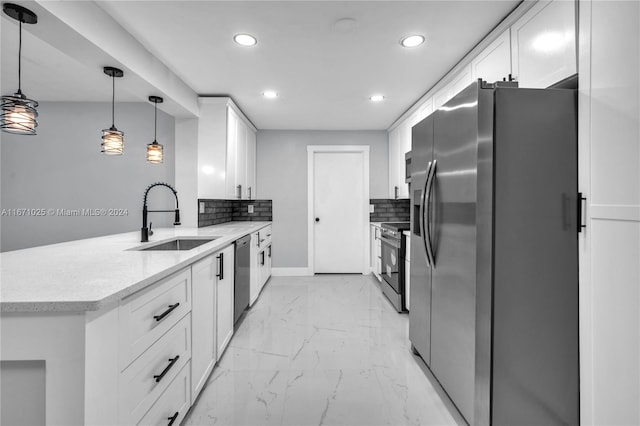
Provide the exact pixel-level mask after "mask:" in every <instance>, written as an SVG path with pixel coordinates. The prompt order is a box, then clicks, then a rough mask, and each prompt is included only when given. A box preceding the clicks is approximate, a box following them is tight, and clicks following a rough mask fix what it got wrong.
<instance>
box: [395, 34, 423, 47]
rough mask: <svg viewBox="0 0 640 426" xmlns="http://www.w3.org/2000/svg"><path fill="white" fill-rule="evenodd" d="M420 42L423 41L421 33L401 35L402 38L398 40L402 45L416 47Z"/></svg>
mask: <svg viewBox="0 0 640 426" xmlns="http://www.w3.org/2000/svg"><path fill="white" fill-rule="evenodd" d="M422 43H424V36H421V35H410V36H406V37H403V38H402V40H400V44H401V45H402V46H403V47H417V46H420V45H421V44H422Z"/></svg>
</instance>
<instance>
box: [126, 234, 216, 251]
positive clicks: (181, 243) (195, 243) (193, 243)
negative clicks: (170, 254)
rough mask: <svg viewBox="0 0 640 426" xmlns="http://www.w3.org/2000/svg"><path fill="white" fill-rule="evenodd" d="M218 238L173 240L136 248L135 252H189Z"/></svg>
mask: <svg viewBox="0 0 640 426" xmlns="http://www.w3.org/2000/svg"><path fill="white" fill-rule="evenodd" d="M217 238H219V237H208V238H174V239H172V240H169V241H165V242H163V243H160V244H156V245H153V246H150V247H144V248H138V249H136V250H140V251H151V250H178V251H184V250H191V249H194V248H196V247H199V246H201V245H203V244H206V243H209V242H211V241H213V240H215V239H217Z"/></svg>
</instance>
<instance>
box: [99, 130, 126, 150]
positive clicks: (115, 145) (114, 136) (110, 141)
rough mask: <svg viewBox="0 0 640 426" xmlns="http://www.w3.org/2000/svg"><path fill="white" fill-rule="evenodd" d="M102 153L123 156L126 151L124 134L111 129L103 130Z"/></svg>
mask: <svg viewBox="0 0 640 426" xmlns="http://www.w3.org/2000/svg"><path fill="white" fill-rule="evenodd" d="M101 146H102V150H101V151H100V152H102V153H103V154H105V155H122V151H123V150H124V132H121V131H120V130H118V129H116V128H115V127H111V128H110V129H102V144H101Z"/></svg>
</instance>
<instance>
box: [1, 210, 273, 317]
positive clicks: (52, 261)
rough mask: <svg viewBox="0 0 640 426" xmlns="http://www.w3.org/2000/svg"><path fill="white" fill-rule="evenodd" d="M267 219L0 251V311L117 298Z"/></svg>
mask: <svg viewBox="0 0 640 426" xmlns="http://www.w3.org/2000/svg"><path fill="white" fill-rule="evenodd" d="M270 223H271V222H227V223H223V224H220V225H214V226H208V227H204V228H182V227H177V228H160V229H154V230H153V231H154V235H153V236H151V237H150V238H149V239H150V240H151V241H150V242H148V243H144V244H143V243H140V232H139V231H136V232H127V233H124V234H115V235H108V236H105V237H97V238H89V239H85V240H77V241H70V242H66V243H59V244H52V245H48V246H40V247H34V248H29V249H24V250H16V251H10V252H5V253H1V254H0V266H1V268H2V272H1V283H0V310H1V311H2V312H45V311H63V312H84V311H95V310H99V309H101V308H104V307H106V306H109V305H111V304H115V303H117V302H118V301H119V300H121V299H123V298H124V297H126V296H128V295H130V294H132V293H135V292H136V291H139V290H141V289H143V288H144V287H146V286H148V285H149V284H152V283H154V282H156V281H158V280H159V279H162V278H164V277H166V276H168V275H170V274H172V273H174V272H176V271H178V270H180V269H182V268H184V267H186V266H188V265H190V264H191V263H193V262H196V261H198V260H199V259H202V258H203V257H206V256H207V255H209V254H211V253H213V252H215V251H217V250H219V249H221V248H224V247H226V246H227V245H229V244H231V243H232V242H234V241H235V240H237V239H238V238H240V237H242V236H244V235H247V234H250V233H252V232H254V231H257V230H258V229H260V228H263V227H265V226H267V225H269V224H270ZM180 236H183V237H186V236H197V237H207V236H217V237H219V238H217V239H216V240H214V241H211V242H209V243H206V244H203V245H201V246H199V247H196V248H194V249H192V250H185V251H135V250H130V249H132V248H136V247H141V246H152V245H155V244H157V243H158V242H159V241H163V240H168V239H171V238H174V237H180Z"/></svg>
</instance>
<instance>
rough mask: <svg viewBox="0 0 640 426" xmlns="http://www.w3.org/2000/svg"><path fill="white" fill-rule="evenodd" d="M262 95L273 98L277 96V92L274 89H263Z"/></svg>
mask: <svg viewBox="0 0 640 426" xmlns="http://www.w3.org/2000/svg"><path fill="white" fill-rule="evenodd" d="M262 96H264V97H265V98H267V99H275V98H277V97H278V92H276V91H275V90H265V91H264V92H262Z"/></svg>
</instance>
